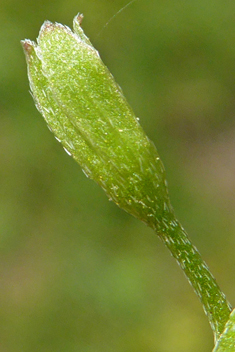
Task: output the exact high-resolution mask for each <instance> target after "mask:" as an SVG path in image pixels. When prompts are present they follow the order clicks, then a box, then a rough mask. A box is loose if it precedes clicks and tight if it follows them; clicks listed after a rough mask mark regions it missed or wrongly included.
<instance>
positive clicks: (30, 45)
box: [20, 39, 34, 57]
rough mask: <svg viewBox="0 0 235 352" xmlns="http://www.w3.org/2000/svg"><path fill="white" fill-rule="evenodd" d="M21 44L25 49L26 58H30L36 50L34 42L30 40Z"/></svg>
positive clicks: (22, 41)
mask: <svg viewBox="0 0 235 352" xmlns="http://www.w3.org/2000/svg"><path fill="white" fill-rule="evenodd" d="M20 42H21V45H22V47H23V49H24V52H25V55H26V57H28V56H29V55H30V54H31V53H32V51H33V49H34V42H32V41H31V40H29V39H25V40H21V41H20Z"/></svg>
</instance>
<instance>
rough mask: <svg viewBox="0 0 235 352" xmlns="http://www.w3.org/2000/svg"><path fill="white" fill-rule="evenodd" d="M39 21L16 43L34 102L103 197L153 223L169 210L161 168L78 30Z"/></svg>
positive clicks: (110, 78) (117, 89)
mask: <svg viewBox="0 0 235 352" xmlns="http://www.w3.org/2000/svg"><path fill="white" fill-rule="evenodd" d="M81 19H82V15H80V14H79V15H78V16H76V17H75V19H74V32H72V31H71V30H70V29H69V28H68V27H66V26H63V25H61V24H58V23H55V24H53V23H51V22H48V21H46V22H45V23H44V24H43V26H42V28H41V30H40V33H39V37H38V40H37V44H36V43H34V42H32V41H30V40H24V41H22V45H23V48H24V51H25V55H26V60H27V66H28V76H29V82H30V88H31V91H32V95H33V97H34V100H35V103H36V106H37V108H38V110H39V111H40V113H41V114H42V115H43V117H44V119H45V120H46V122H47V124H48V126H49V128H50V130H51V131H52V132H53V133H54V134H55V136H56V138H57V139H58V140H59V141H60V142H61V143H62V145H63V147H64V149H65V150H66V151H67V152H68V154H70V155H72V156H73V158H74V159H75V160H76V161H77V162H78V163H79V164H80V165H81V167H82V169H83V171H84V173H85V174H86V175H87V176H88V177H90V178H91V179H93V180H95V181H96V182H97V183H98V184H99V185H100V186H101V187H102V188H103V189H104V190H105V192H106V194H107V195H108V197H109V199H110V200H113V201H114V202H115V203H116V204H117V205H118V206H119V207H121V208H123V209H125V210H126V211H127V212H129V213H131V214H132V215H134V216H135V217H137V218H139V219H141V220H142V221H144V222H145V223H147V224H148V225H150V226H151V227H154V228H157V227H158V226H159V224H160V223H162V221H164V217H165V216H166V215H167V214H169V213H170V212H171V206H170V204H169V199H168V193H167V187H166V181H165V171H164V167H163V164H162V162H161V160H160V158H159V155H158V153H157V150H156V148H155V146H154V145H153V143H152V142H151V141H150V140H149V139H148V137H147V136H146V135H145V133H144V131H143V129H142V128H141V126H140V125H139V122H138V121H137V119H136V117H135V115H134V113H133V111H132V109H131V108H130V106H129V105H128V103H127V101H126V99H125V97H124V96H123V93H122V90H121V89H120V87H119V86H118V85H117V83H116V82H115V81H114V78H113V76H112V75H111V73H110V72H109V70H108V69H107V67H106V66H105V65H104V64H103V62H102V60H101V59H100V56H99V53H98V52H97V51H96V50H95V48H94V47H93V46H92V44H91V43H90V41H89V39H88V38H87V37H86V35H85V34H84V32H83V30H82V28H81V26H80V24H81Z"/></svg>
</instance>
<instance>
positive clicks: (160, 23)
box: [0, 0, 235, 352]
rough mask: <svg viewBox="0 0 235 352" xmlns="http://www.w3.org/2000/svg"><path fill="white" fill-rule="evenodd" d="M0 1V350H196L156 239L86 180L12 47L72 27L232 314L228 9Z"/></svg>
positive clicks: (178, 275)
mask: <svg viewBox="0 0 235 352" xmlns="http://www.w3.org/2000/svg"><path fill="white" fill-rule="evenodd" d="M126 4H127V0H113V1H108V0H100V1H98V0H96V1H95V0H76V1H75V0H56V1H48V0H47V1H45V0H40V1H36V0H31V1H30V0H22V1H18V0H1V2H0V44H1V49H0V194H1V197H0V326H1V328H0V352H19V351H21V352H32V351H35V352H36V351H39V352H51V351H54V352H75V351H76V352H111V351H112V352H171V351H179V352H189V351H190V352H198V351H200V352H207V351H211V350H212V347H213V337H212V333H211V330H210V327H209V324H208V322H207V319H206V317H205V315H204V312H203V310H202V308H201V305H200V303H199V300H198V299H197V297H196V296H195V294H194V293H193V290H192V288H191V287H190V285H189V284H188V282H187V280H186V279H185V277H184V275H183V274H182V272H181V270H180V269H179V268H178V266H177V264H176V263H175V261H174V259H173V258H172V257H171V256H170V254H169V253H168V251H167V250H166V248H165V247H164V245H163V244H162V243H161V242H160V241H159V239H158V238H157V236H156V235H155V234H154V233H153V232H152V230H150V229H149V228H147V227H146V226H145V225H144V224H142V223H140V222H139V221H138V220H136V219H134V218H132V217H131V216H129V215H128V214H126V213H125V212H123V211H122V210H120V209H119V208H117V207H116V206H115V205H114V204H113V203H112V202H109V201H108V199H107V198H106V196H105V194H104V193H103V191H102V190H101V189H100V188H99V187H98V186H97V185H96V184H95V183H93V182H92V181H90V180H88V179H87V178H86V177H85V176H84V174H83V173H82V172H81V170H80V167H79V166H78V165H77V164H76V163H75V162H74V161H73V160H72V159H71V158H69V157H68V155H67V154H66V153H65V152H64V151H63V149H62V147H61V145H59V143H58V142H57V141H56V140H55V138H54V137H53V135H52V134H51V133H50V131H49V130H48V129H47V127H46V124H45V122H44V121H43V119H42V117H41V116H40V115H39V113H38V112H37V110H36V109H35V107H34V103H33V100H32V98H31V96H30V94H29V87H28V81H27V76H26V64H25V59H24V56H23V51H22V49H21V46H20V40H21V39H24V38H30V39H33V40H34V39H36V37H37V35H38V31H39V28H40V26H41V24H42V22H43V21H44V20H45V19H48V20H51V21H57V22H61V23H63V24H67V25H68V26H71V25H72V19H73V17H74V16H75V15H76V14H77V12H83V13H84V15H85V19H84V22H83V28H84V29H85V31H86V33H87V35H88V36H89V37H90V39H91V41H92V42H93V44H94V46H95V47H96V48H97V49H98V50H99V51H100V54H101V57H102V58H103V60H104V62H105V64H106V65H107V66H108V67H109V69H110V70H111V72H112V73H113V74H114V76H115V78H116V80H117V82H118V83H119V84H120V85H121V87H122V88H123V91H124V93H125V95H126V97H127V99H128V101H129V102H130V104H131V105H132V107H133V109H134V111H135V112H136V115H137V116H138V117H139V118H140V122H141V124H142V126H143V128H144V129H145V131H146V133H147V134H148V136H149V137H150V138H151V139H152V140H153V141H154V142H155V144H156V146H157V148H158V151H159V153H160V155H161V157H162V160H163V162H164V164H165V167H166V170H167V177H168V183H169V189H170V195H171V200H172V204H173V206H174V208H175V212H176V214H177V216H178V217H179V219H180V221H181V222H182V224H183V225H184V227H185V228H186V230H187V231H188V233H189V235H190V237H191V239H192V240H193V242H194V243H195V244H196V246H197V247H198V248H199V250H200V252H201V254H202V256H203V258H204V259H205V260H206V261H207V263H208V264H209V266H210V268H211V270H212V272H213V274H214V275H215V276H216V278H217V281H218V283H219V284H220V286H221V288H222V289H223V291H224V292H225V293H226V295H227V297H228V299H229V300H230V301H231V303H232V304H235V275H234V273H235V255H234V253H235V216H234V215H235V2H233V1H224V0H223V1H222V0H213V1H212V0H190V1H183V0H178V1H174V0H164V1H163V0H155V1H152V0H137V1H136V2H134V3H132V4H131V5H130V6H129V7H127V8H126V9H125V10H123V11H122V12H120V13H119V14H117V15H116V16H115V17H114V18H113V19H112V20H111V21H110V22H109V24H108V25H107V26H106V23H107V22H108V21H109V19H110V18H111V17H112V16H113V15H115V14H116V13H117V12H118V11H119V10H120V9H121V8H122V7H124V6H125V5H126Z"/></svg>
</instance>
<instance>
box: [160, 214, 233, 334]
mask: <svg viewBox="0 0 235 352" xmlns="http://www.w3.org/2000/svg"><path fill="white" fill-rule="evenodd" d="M157 233H158V235H159V236H160V238H161V239H162V240H163V242H164V243H165V245H166V246H167V248H168V249H169V250H170V251H171V253H172V255H173V257H174V258H175V259H176V260H177V262H178V264H179V265H180V267H181V268H182V269H183V271H184V273H185V275H186V276H187V278H188V280H189V282H190V284H191V285H192V286H193V288H194V291H195V292H196V294H197V295H198V297H199V299H200V301H201V303H202V305H203V309H204V311H205V313H206V315H207V317H208V319H209V323H210V325H211V328H212V330H213V332H214V336H215V339H216V340H217V339H218V338H219V336H220V334H221V333H222V332H223V330H224V327H225V324H226V322H227V321H228V320H229V315H230V313H231V310H232V308H231V305H230V304H229V302H228V301H227V299H226V297H225V295H224V293H223V292H222V291H221V290H220V288H219V286H218V285H217V283H216V281H215V278H214V277H213V275H212V274H211V272H210V270H209V268H208V266H207V264H206V263H205V262H204V261H203V260H202V258H201V255H200V253H199V252H198V250H197V248H196V247H195V246H194V245H193V244H192V242H191V241H190V240H189V238H188V235H187V233H186V232H185V230H184V229H183V227H182V226H181V225H180V223H179V222H178V221H177V220H176V219H175V218H174V216H173V215H172V214H171V216H170V219H169V218H168V219H166V218H165V220H164V224H163V225H162V226H160V227H158V230H157Z"/></svg>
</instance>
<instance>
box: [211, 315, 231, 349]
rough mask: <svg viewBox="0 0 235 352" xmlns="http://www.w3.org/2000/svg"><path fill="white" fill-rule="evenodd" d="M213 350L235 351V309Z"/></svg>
mask: <svg viewBox="0 0 235 352" xmlns="http://www.w3.org/2000/svg"><path fill="white" fill-rule="evenodd" d="M212 352H235V309H234V310H233V311H232V313H231V314H230V316H229V320H228V322H227V323H226V325H225V329H224V332H223V333H222V334H221V336H220V338H219V340H218V341H217V343H216V345H215V347H214V349H213V351H212Z"/></svg>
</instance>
